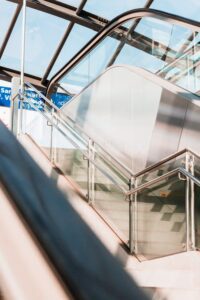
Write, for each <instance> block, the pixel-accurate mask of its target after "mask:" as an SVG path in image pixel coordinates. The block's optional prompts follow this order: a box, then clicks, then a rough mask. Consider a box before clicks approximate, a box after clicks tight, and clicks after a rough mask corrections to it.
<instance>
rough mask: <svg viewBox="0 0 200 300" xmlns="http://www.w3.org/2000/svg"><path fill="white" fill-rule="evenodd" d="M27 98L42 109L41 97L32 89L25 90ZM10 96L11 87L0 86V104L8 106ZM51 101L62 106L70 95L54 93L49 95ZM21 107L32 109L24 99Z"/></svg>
mask: <svg viewBox="0 0 200 300" xmlns="http://www.w3.org/2000/svg"><path fill="white" fill-rule="evenodd" d="M26 95H27V98H29V99H31V101H33V103H34V104H35V105H36V106H37V108H39V109H41V110H42V107H43V99H42V98H40V97H39V96H38V94H37V93H36V92H34V91H31V90H28V91H26ZM10 98H11V88H10V87H4V86H0V106H4V107H9V106H10ZM51 99H52V101H53V103H54V104H55V105H56V106H57V107H58V108H60V107H62V106H63V105H64V104H65V103H66V102H68V101H69V100H70V99H71V96H69V95H66V94H63V93H55V94H53V95H52V97H51ZM23 107H24V108H25V109H28V110H33V108H32V107H31V106H30V104H29V103H28V102H26V101H24V102H23Z"/></svg>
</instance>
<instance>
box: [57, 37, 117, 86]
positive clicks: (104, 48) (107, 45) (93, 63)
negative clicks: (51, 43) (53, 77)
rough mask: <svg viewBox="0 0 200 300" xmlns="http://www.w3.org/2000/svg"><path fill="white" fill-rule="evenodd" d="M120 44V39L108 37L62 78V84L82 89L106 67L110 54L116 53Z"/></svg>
mask: <svg viewBox="0 0 200 300" xmlns="http://www.w3.org/2000/svg"><path fill="white" fill-rule="evenodd" d="M118 45H119V41H118V40H116V39H113V38H111V37H107V38H106V39H105V40H104V41H103V42H102V43H101V44H100V45H99V47H97V48H95V49H94V51H92V52H91V53H90V54H89V55H87V56H86V57H85V59H83V60H82V61H81V62H80V64H78V65H77V66H76V67H75V68H74V69H73V70H72V72H70V73H69V74H68V75H67V76H66V77H64V78H63V79H62V80H61V83H62V86H63V87H68V85H71V86H75V87H76V90H78V91H80V90H81V89H82V88H83V87H85V86H86V85H87V84H89V83H90V82H91V81H92V80H93V79H94V78H96V77H97V76H98V75H99V74H100V73H101V72H102V71H103V70H104V69H105V68H106V66H107V64H108V63H109V60H110V54H111V53H114V51H115V50H116V48H117V46H118Z"/></svg>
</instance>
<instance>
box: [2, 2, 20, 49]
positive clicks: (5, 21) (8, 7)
mask: <svg viewBox="0 0 200 300" xmlns="http://www.w3.org/2000/svg"><path fill="white" fill-rule="evenodd" d="M16 7H17V5H16V4H14V3H11V2H7V1H5V0H1V3H0V47H1V45H2V42H3V40H4V37H5V35H6V32H7V30H8V26H9V25H10V21H11V20H12V17H13V15H14V13H15V9H16Z"/></svg>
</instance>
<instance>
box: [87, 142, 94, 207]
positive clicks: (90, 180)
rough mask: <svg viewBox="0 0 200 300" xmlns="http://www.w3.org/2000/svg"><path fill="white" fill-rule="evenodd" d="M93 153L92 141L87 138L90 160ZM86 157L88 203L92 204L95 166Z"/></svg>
mask: <svg viewBox="0 0 200 300" xmlns="http://www.w3.org/2000/svg"><path fill="white" fill-rule="evenodd" d="M94 156H95V154H94V142H93V141H92V140H91V139H89V140H88V157H89V159H91V160H92V161H94V159H95V157H94ZM89 159H88V184H87V185H88V192H87V196H88V203H89V204H94V173H95V168H94V165H93V164H92V163H91V162H90V160H89Z"/></svg>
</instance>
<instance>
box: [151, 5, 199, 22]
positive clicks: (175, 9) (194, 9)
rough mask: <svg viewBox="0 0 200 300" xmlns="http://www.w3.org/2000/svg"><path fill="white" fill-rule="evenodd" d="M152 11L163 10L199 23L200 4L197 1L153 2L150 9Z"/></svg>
mask: <svg viewBox="0 0 200 300" xmlns="http://www.w3.org/2000/svg"><path fill="white" fill-rule="evenodd" d="M150 8H154V9H159V10H164V11H166V12H169V13H172V14H175V15H178V16H183V17H186V18H189V19H192V20H196V21H200V16H199V11H200V2H199V0H190V1H182V0H176V1H174V0H165V1H160V0H154V1H153V3H152V5H151V7H150Z"/></svg>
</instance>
